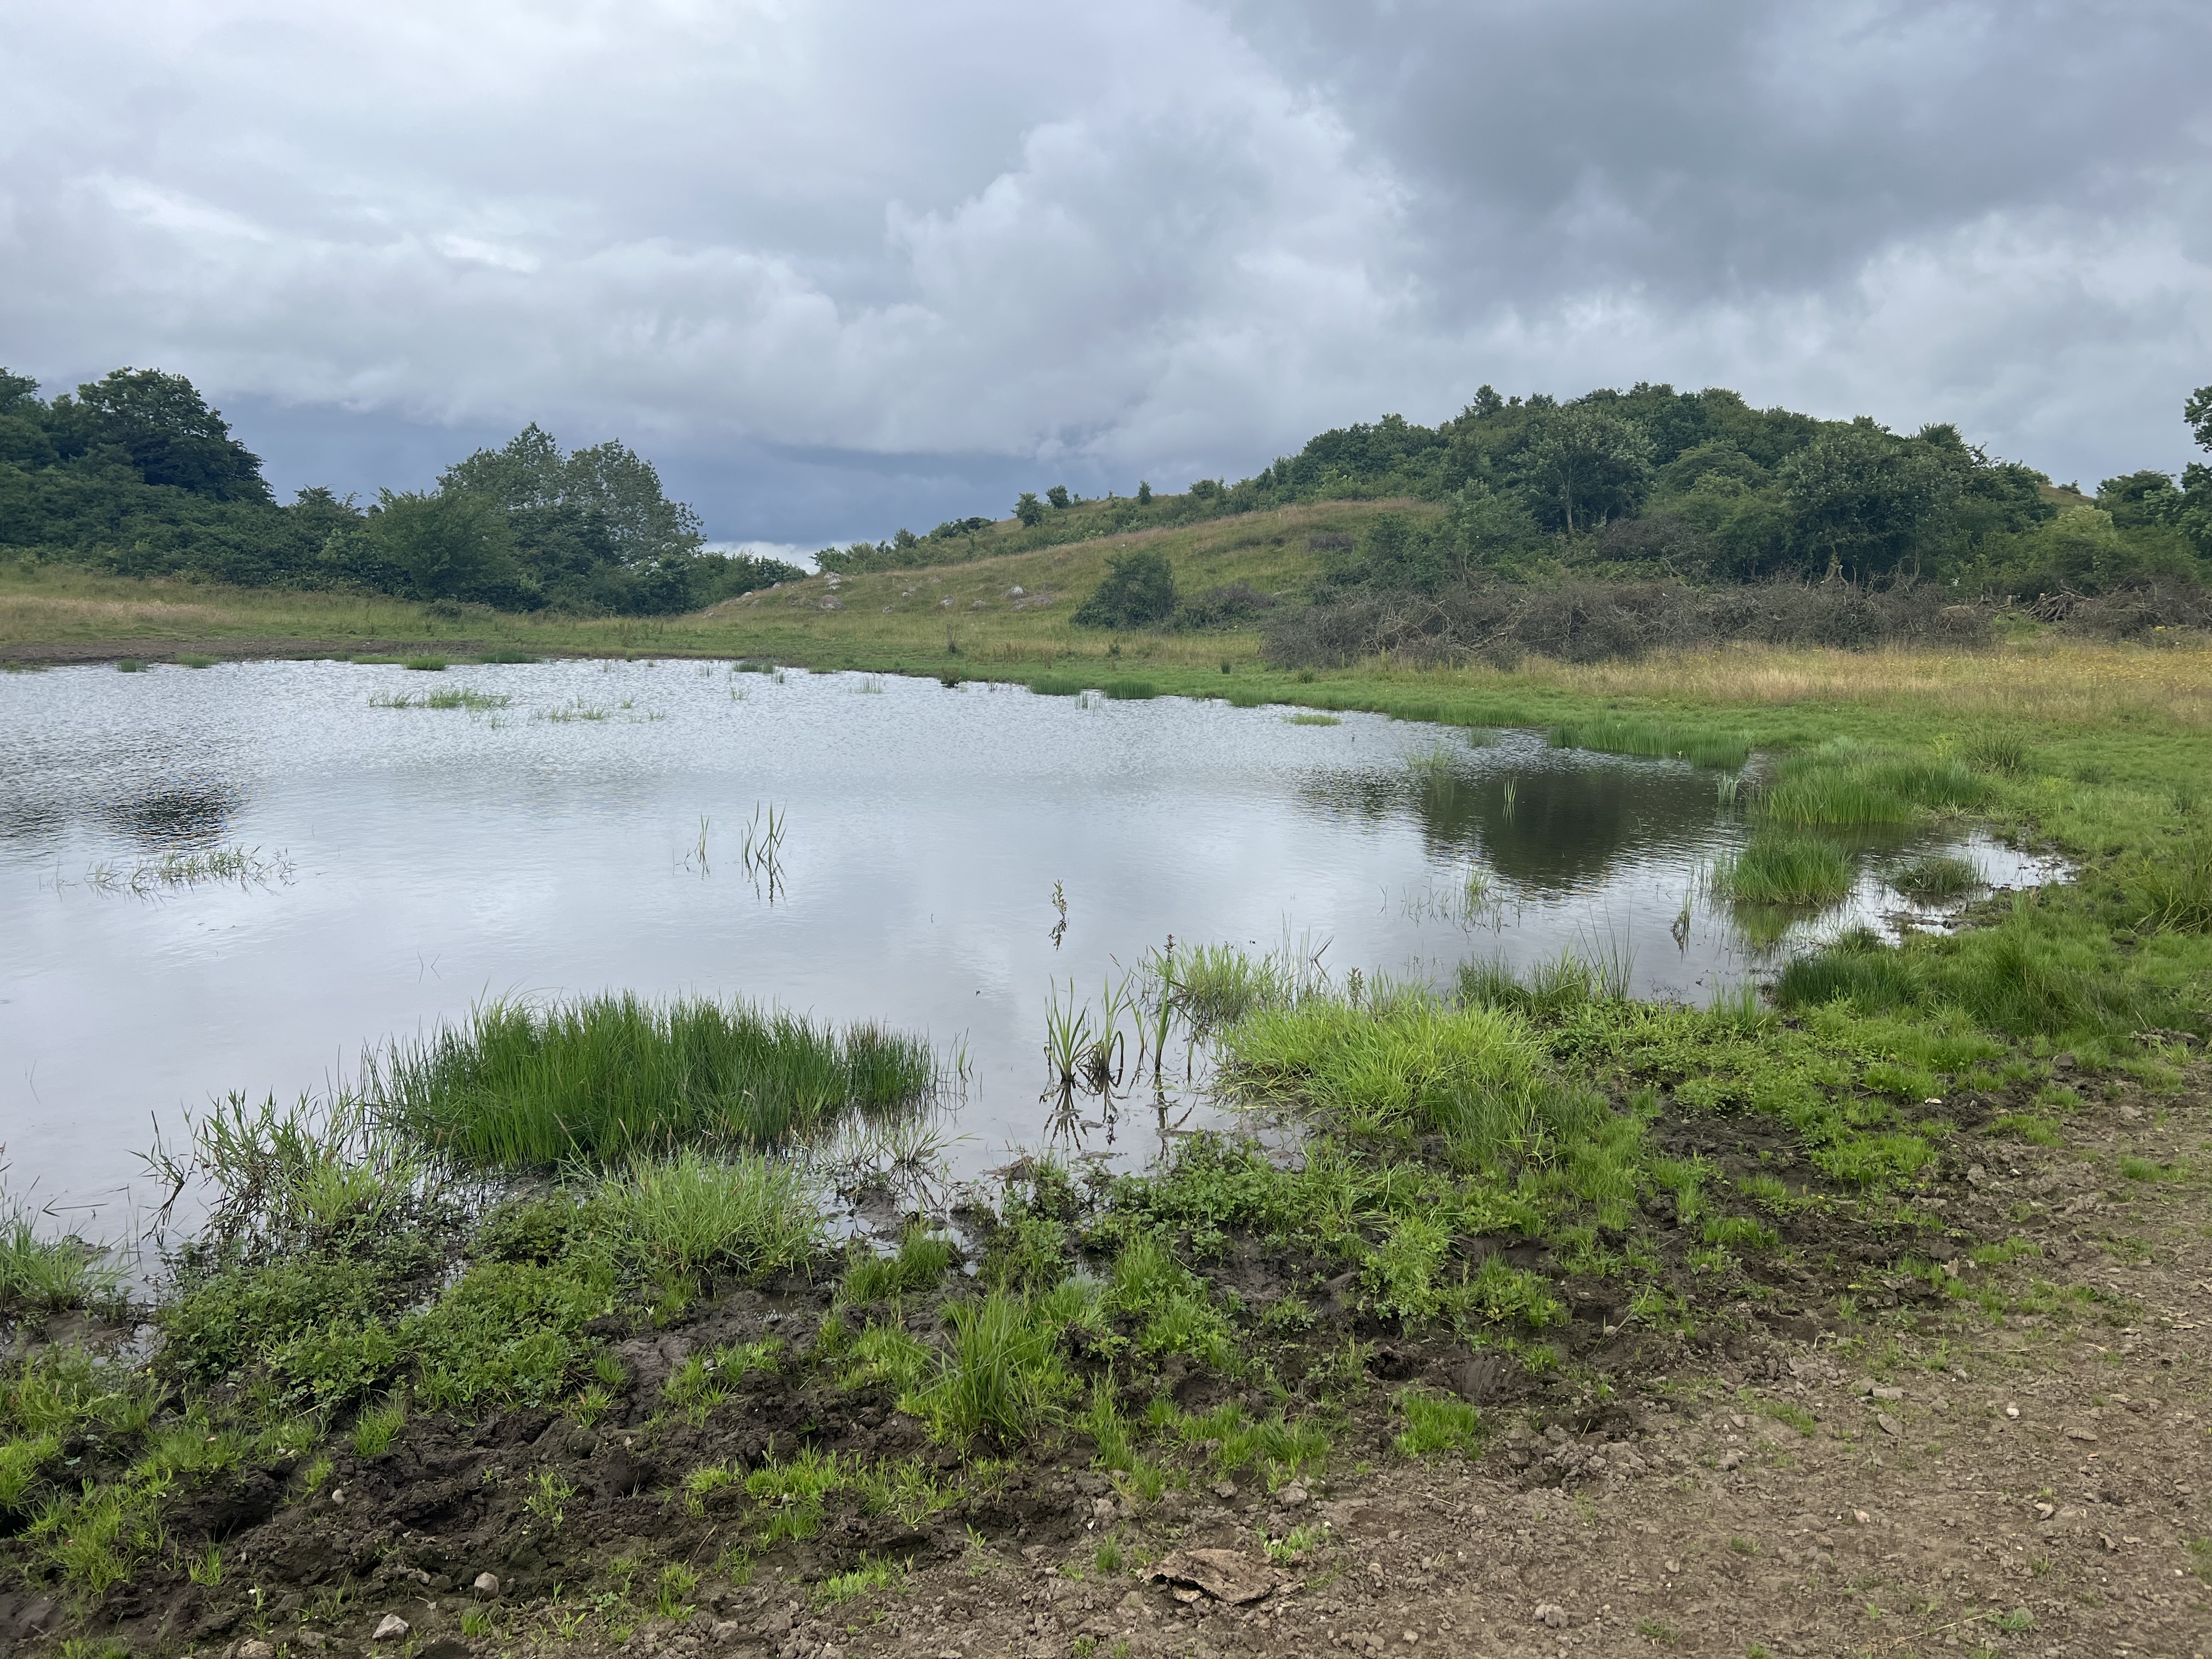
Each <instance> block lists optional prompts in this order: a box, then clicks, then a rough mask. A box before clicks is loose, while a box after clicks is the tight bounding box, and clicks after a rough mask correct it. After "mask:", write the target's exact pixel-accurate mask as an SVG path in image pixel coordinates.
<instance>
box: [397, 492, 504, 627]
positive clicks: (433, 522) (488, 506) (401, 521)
mask: <svg viewBox="0 0 2212 1659" xmlns="http://www.w3.org/2000/svg"><path fill="white" fill-rule="evenodd" d="M365 534H366V537H367V539H368V544H369V549H370V551H371V555H372V556H373V557H374V560H375V561H376V562H377V563H379V564H380V565H382V566H384V567H385V568H388V569H389V570H391V571H392V573H394V574H396V575H397V577H398V582H397V583H395V584H394V585H395V586H398V587H399V588H400V591H401V592H404V593H406V594H407V595H408V596H409V597H410V598H412V599H473V600H476V601H477V602H478V603H480V604H484V605H506V606H509V607H519V606H520V605H523V604H526V602H527V599H528V597H529V596H528V593H527V590H526V584H525V582H524V581H523V579H522V573H521V571H520V568H519V567H518V565H517V563H516V561H515V544H514V532H513V529H512V528H510V527H509V526H508V524H507V514H506V513H504V512H502V511H501V509H500V507H499V504H498V503H497V502H496V501H493V500H492V499H490V498H489V496H485V495H474V494H471V492H469V491H467V490H463V489H441V490H435V491H411V490H410V491H395V490H390V489H383V490H379V491H378V492H377V502H376V506H375V507H374V509H372V510H371V512H370V513H369V518H368V526H367V529H366V532H365Z"/></svg>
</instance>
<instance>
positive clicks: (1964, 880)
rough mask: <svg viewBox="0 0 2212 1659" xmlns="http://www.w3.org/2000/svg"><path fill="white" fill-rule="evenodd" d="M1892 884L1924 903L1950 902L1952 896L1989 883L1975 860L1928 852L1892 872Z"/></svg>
mask: <svg viewBox="0 0 2212 1659" xmlns="http://www.w3.org/2000/svg"><path fill="white" fill-rule="evenodd" d="M1889 884H1890V885H1891V886H1892V887H1894V888H1895V889H1896V890H1898V891H1899V892H1900V893H1902V894H1904V895H1905V897H1907V898H1909V899H1913V900H1917V902H1920V903H1923V904H1947V903H1948V902H1951V901H1952V900H1953V899H1960V898H1964V897H1966V895H1967V894H1969V893H1978V892H1980V891H1981V890H1983V889H1984V888H1985V887H1987V886H1988V885H1989V883H1988V882H1986V881H1984V879H1983V878H1982V872H1981V870H1980V867H1979V866H1977V865H1976V864H1975V863H1974V861H1973V860H1972V859H1962V858H1960V857H1958V856H1957V855H1956V854H1948V853H1929V854H1923V855H1922V856H1921V857H1919V858H1917V859H1912V860H1908V861H1907V862H1906V863H1905V864H1903V865H1901V866H1899V867H1898V868H1897V869H1896V870H1895V871H1894V872H1892V873H1891V875H1890V878H1889Z"/></svg>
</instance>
